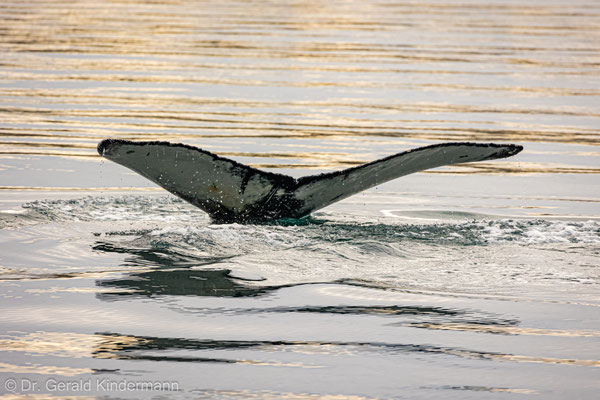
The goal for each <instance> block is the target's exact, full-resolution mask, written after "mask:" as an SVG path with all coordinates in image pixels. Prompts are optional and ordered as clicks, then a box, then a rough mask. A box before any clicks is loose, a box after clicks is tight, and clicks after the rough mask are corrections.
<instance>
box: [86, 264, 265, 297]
mask: <svg viewBox="0 0 600 400" xmlns="http://www.w3.org/2000/svg"><path fill="white" fill-rule="evenodd" d="M230 273H231V271H230V270H228V269H222V270H190V269H166V270H162V269H156V270H151V271H145V272H140V273H132V274H128V275H127V276H126V277H123V278H119V279H107V280H99V281H96V284H97V285H98V286H101V287H103V288H114V289H117V290H115V292H106V293H98V294H97V296H98V298H99V299H101V300H118V299H124V298H126V297H131V296H142V297H144V296H145V297H153V296H161V295H169V296H214V297H242V296H259V295H261V294H264V293H266V292H268V291H270V290H274V289H276V288H273V287H258V288H255V287H250V286H246V285H244V284H242V283H239V282H238V281H237V279H235V278H233V277H232V276H230V275H229V274H230Z"/></svg>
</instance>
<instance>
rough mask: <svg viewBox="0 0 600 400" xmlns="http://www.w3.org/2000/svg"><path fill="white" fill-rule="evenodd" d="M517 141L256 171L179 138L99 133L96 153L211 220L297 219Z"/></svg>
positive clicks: (489, 156)
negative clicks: (351, 163) (300, 171)
mask: <svg viewBox="0 0 600 400" xmlns="http://www.w3.org/2000/svg"><path fill="white" fill-rule="evenodd" d="M521 150H523V146H519V145H513V144H507V145H500V144H495V143H440V144H434V145H430V146H426V147H420V148H417V149H411V150H408V151H404V152H402V153H398V154H395V155H391V156H388V157H385V158H382V159H380V160H376V161H372V162H370V163H367V164H363V165H360V166H357V167H352V168H348V169H344V170H341V171H334V172H330V173H324V174H320V175H312V176H304V177H302V178H299V179H295V178H292V177H291V176H287V175H282V174H274V173H271V172H266V171H261V170H258V169H256V168H252V167H250V166H247V165H244V164H240V163H238V162H236V161H234V160H231V159H228V158H224V157H219V156H217V155H216V154H213V153H210V152H208V151H206V150H202V149H199V148H197V147H194V146H189V145H186V144H181V143H169V142H132V141H127V140H118V139H105V140H103V141H101V142H100V143H99V144H98V153H99V154H100V155H101V156H103V157H105V158H108V159H109V160H111V161H114V162H116V163H118V164H121V165H123V166H125V167H128V168H130V169H132V170H133V171H135V172H137V173H139V174H140V175H142V176H144V177H145V178H148V179H149V180H151V181H152V182H154V183H156V184H158V185H160V186H162V187H163V188H165V189H166V190H168V191H169V192H171V193H173V194H175V195H176V196H179V197H181V198H182V199H184V200H186V201H187V202H189V203H191V204H193V205H195V206H196V207H198V208H200V209H202V210H204V211H206V212H207V213H208V214H209V215H210V217H211V218H212V220H213V221H214V222H217V223H233V222H240V223H257V222H266V221H275V220H278V219H282V218H289V219H299V218H302V217H306V216H307V215H309V214H310V213H311V212H313V211H316V210H319V209H321V208H323V207H326V206H328V205H331V204H333V203H335V202H338V201H340V200H343V199H345V198H347V197H349V196H352V195H354V194H357V193H359V192H362V191H363V190H367V189H370V188H372V187H375V186H377V185H380V184H382V183H385V182H388V181H390V180H393V179H396V178H399V177H402V176H405V175H409V174H412V173H415V172H419V171H424V170H428V169H431V168H436V167H441V166H445V165H453V164H457V163H466V162H474V161H489V160H495V159H499V158H506V157H511V156H513V155H515V154H517V153H519V152H520V151H521Z"/></svg>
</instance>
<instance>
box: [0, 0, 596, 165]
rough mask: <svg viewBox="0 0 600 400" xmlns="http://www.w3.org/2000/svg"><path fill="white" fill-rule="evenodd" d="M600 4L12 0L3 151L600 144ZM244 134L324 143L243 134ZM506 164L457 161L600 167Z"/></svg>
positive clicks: (353, 159)
mask: <svg viewBox="0 0 600 400" xmlns="http://www.w3.org/2000/svg"><path fill="white" fill-rule="evenodd" d="M599 14H600V11H599V10H598V8H597V7H592V6H590V5H589V4H584V3H581V4H580V3H579V2H574V3H570V4H569V5H558V4H553V3H548V4H545V3H543V2H540V3H536V4H535V6H532V5H531V4H517V3H509V4H495V3H494V4H487V3H486V4H482V3H480V2H469V1H467V2H453V1H450V2H447V3H443V4H440V3H438V2H428V1H425V2H417V3H413V2H411V3H402V2H401V3H398V2H391V1H390V2H387V1H383V2H378V3H365V2H358V1H352V2H350V3H323V2H319V3H312V2H310V3H302V2H300V3H298V2H287V1H282V2H273V3H266V4H261V6H260V7H258V6H254V5H248V4H247V3H243V2H235V1H232V2H228V1H226V2H214V1H209V2H206V3H205V4H203V6H202V7H197V6H194V5H192V4H187V3H178V2H170V1H154V2H151V3H148V2H143V1H111V2H99V1H97V0H82V1H78V2H67V1H55V2H50V3H48V2H45V1H36V0H33V1H29V2H21V3H6V4H4V5H2V6H0V16H1V17H3V27H2V35H0V49H1V50H2V53H3V59H2V60H1V61H0V71H2V74H1V75H0V121H2V122H1V123H0V142H1V143H0V158H4V157H8V156H11V155H35V156H48V157H77V158H80V159H82V160H83V159H85V158H86V157H96V155H95V153H94V150H93V148H94V147H95V143H97V142H98V141H99V140H100V139H102V138H105V137H109V136H110V137H120V138H128V139H135V140H170V141H183V142H188V143H189V142H191V143H193V144H197V143H198V141H201V140H202V139H211V140H212V139H215V140H217V139H220V142H221V144H222V145H223V146H224V147H226V148H230V149H231V150H230V151H227V152H226V153H228V154H231V155H235V156H238V155H239V156H241V157H250V158H254V157H256V158H263V157H269V158H271V159H273V162H262V161H260V162H255V163H254V165H256V166H260V167H265V168H282V167H285V168H342V167H345V166H347V165H355V164H354V163H358V162H362V161H367V160H372V159H374V158H375V154H374V153H368V150H367V151H366V152H365V151H362V154H361V155H360V157H357V155H356V154H354V153H352V154H351V153H348V152H339V151H336V150H337V149H336V147H337V145H338V144H339V143H335V142H334V140H337V139H339V138H345V139H348V138H356V139H359V140H360V141H361V143H363V144H364V143H368V140H369V139H370V138H389V139H396V140H398V139H403V140H407V139H408V140H419V141H427V142H439V141H501V142H519V143H523V142H537V143H540V142H542V143H555V144H570V145H571V144H577V145H585V146H597V145H598V144H599V143H600V129H599V128H598V126H599V125H598V118H600V113H598V109H597V107H594V106H593V104H594V103H597V98H598V97H599V96H600V87H599V86H598V85H597V79H598V78H599V77H600V73H599V72H598V69H597V66H598V65H599V63H600V47H599V46H598V43H600V26H598V24H597V23H596V21H595V16H597V15H599ZM558 39H560V40H558ZM2 139H5V140H2ZM15 139H18V140H20V141H21V142H19V143H16V142H14V140H15ZM46 139H50V140H51V141H52V143H48V142H47V141H46ZM240 139H250V140H253V141H255V143H260V142H262V141H264V140H272V141H273V144H274V145H275V144H277V143H282V142H284V141H286V143H288V141H291V143H295V144H296V145H297V146H299V147H302V146H303V143H304V142H306V141H307V140H322V141H323V142H322V143H323V149H322V150H320V151H319V152H315V153H305V152H300V151H299V152H297V154H290V155H287V154H286V155H282V154H281V153H277V152H272V153H267V152H259V151H244V152H241V151H239V150H240V147H243V146H241V145H239V144H238V142H239V140H240ZM328 140H332V141H331V142H327V141H328ZM366 147H367V148H368V146H366ZM526 147H527V146H526ZM56 149H63V150H65V149H69V150H73V151H69V152H66V151H57V150H56ZM76 150H89V152H77V151H76ZM209 150H210V149H209ZM564 151H567V150H566V149H565V148H560V149H559V151H558V152H559V153H560V154H562V152H564ZM327 153H329V155H328V156H327V157H323V156H322V155H323V154H327ZM594 157H595V156H594ZM289 158H295V159H298V160H299V161H298V162H296V163H294V162H292V163H290V162H287V161H286V160H287V159H289ZM500 165H501V164H487V165H486V166H480V167H479V168H468V169H465V168H458V169H452V170H451V171H452V173H475V174H481V173H485V174H487V173H497V174H508V173H571V174H579V173H597V169H596V168H587V167H581V166H579V165H565V166H548V167H544V166H542V165H541V164H540V165H537V166H534V165H529V166H528V169H527V170H526V169H525V168H523V167H522V168H520V169H518V168H512V167H509V166H506V165H504V164H502V165H503V166H500ZM437 172H438V173H448V170H440V171H437Z"/></svg>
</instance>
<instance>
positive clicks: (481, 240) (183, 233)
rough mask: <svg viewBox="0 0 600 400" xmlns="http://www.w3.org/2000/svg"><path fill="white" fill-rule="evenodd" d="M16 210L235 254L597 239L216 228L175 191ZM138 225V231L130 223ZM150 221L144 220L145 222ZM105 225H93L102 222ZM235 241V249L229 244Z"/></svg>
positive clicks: (574, 224) (596, 230) (484, 226)
mask: <svg viewBox="0 0 600 400" xmlns="http://www.w3.org/2000/svg"><path fill="white" fill-rule="evenodd" d="M23 208H24V212H23V213H21V214H17V215H14V217H15V218H22V219H28V220H32V219H35V220H37V221H39V222H71V221H95V222H99V223H104V222H111V223H112V222H115V223H117V222H130V223H133V224H134V225H132V226H133V228H132V229H127V230H114V229H109V230H105V231H103V232H101V233H99V234H98V235H103V236H105V237H111V236H116V235H118V236H129V237H131V236H136V237H137V241H142V242H146V244H152V243H154V245H155V246H162V247H165V246H166V247H169V246H181V245H186V246H189V247H192V248H195V249H197V250H198V249H200V250H201V249H206V250H207V251H210V252H211V253H213V254H219V255H223V254H239V253H240V252H241V253H246V252H254V251H255V250H259V251H260V249H269V250H273V249H284V248H288V247H311V246H312V247H314V246H318V245H319V244H336V243H351V244H353V245H354V246H355V247H356V248H357V249H359V251H360V252H364V253H381V252H387V253H389V252H392V253H394V252H397V249H395V248H394V247H393V245H394V244H401V243H403V242H407V241H408V242H419V243H423V244H432V245H457V246H473V245H494V244H507V243H515V244H523V245H529V244H560V243H565V244H578V243H580V244H586V243H588V244H589V243H592V244H593V243H600V221H595V220H590V221H553V220H544V219H487V220H486V219H484V220H481V219H479V218H478V219H470V218H469V215H468V214H466V215H465V218H464V219H459V220H455V221H451V222H446V221H442V220H441V221H440V222H435V223H426V224H406V223H398V222H397V221H394V222H393V223H390V222H388V221H387V220H386V219H378V220H377V222H376V223H375V222H373V219H370V220H369V219H360V218H358V217H357V218H356V220H354V221H352V222H348V221H341V220H339V218H338V217H337V216H336V215H334V214H327V213H319V214H318V215H319V216H318V218H315V217H310V218H305V219H302V220H283V221H278V222H276V223H272V224H268V225H239V224H227V225H214V224H211V223H210V220H209V219H208V217H207V215H206V214H205V213H203V212H200V211H199V210H198V209H196V208H195V207H193V206H191V205H189V204H187V203H186V202H184V201H182V200H180V199H178V198H175V197H173V196H142V195H127V196H87V197H83V198H79V199H69V200H39V201H34V202H30V203H26V204H24V205H23ZM138 222H142V223H144V228H142V229H140V228H139V227H137V225H136V224H135V223H138ZM148 223H150V224H148ZM103 226H104V225H102V224H101V225H99V227H103ZM232 244H235V246H232Z"/></svg>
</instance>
